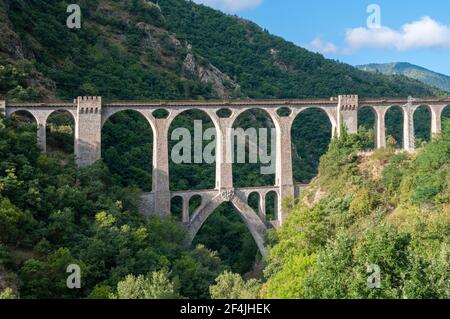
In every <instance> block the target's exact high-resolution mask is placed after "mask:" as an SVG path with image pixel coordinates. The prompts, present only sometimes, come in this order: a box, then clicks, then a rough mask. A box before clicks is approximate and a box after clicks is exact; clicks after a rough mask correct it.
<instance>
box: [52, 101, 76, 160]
mask: <svg viewBox="0 0 450 319" xmlns="http://www.w3.org/2000/svg"><path fill="white" fill-rule="evenodd" d="M75 126H76V119H75V117H74V116H73V114H72V113H71V112H69V111H67V110H64V109H58V110H55V111H53V112H52V113H50V114H49V116H48V117H47V122H46V145H47V151H48V152H52V151H61V152H63V153H66V154H73V153H74V150H75Z"/></svg>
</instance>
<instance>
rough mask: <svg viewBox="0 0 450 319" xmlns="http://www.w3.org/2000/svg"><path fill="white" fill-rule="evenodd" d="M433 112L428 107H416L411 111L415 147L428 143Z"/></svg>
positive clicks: (430, 135)
mask: <svg viewBox="0 0 450 319" xmlns="http://www.w3.org/2000/svg"><path fill="white" fill-rule="evenodd" d="M432 117H433V110H432V109H431V106H430V105H418V106H417V107H415V109H414V111H413V119H414V138H415V143H416V146H420V143H421V142H429V141H430V140H431V137H432Z"/></svg>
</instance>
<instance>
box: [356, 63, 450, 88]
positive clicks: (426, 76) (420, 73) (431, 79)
mask: <svg viewBox="0 0 450 319" xmlns="http://www.w3.org/2000/svg"><path fill="white" fill-rule="evenodd" d="M356 67H357V68H358V69H360V70H363V71H367V72H380V73H381V74H385V75H404V76H406V77H409V78H411V79H414V80H418V81H420V82H422V83H424V84H427V85H430V86H433V87H436V88H438V89H441V90H444V91H446V92H450V76H448V75H445V74H442V73H438V72H435V71H431V70H429V69H427V68H424V67H422V66H418V65H415V64H411V63H408V62H393V63H370V64H364V65H358V66H356Z"/></svg>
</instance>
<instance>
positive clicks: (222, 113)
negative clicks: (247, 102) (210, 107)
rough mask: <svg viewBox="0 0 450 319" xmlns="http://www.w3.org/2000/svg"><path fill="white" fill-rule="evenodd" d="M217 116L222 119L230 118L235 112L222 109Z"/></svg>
mask: <svg viewBox="0 0 450 319" xmlns="http://www.w3.org/2000/svg"><path fill="white" fill-rule="evenodd" d="M216 114H217V116H218V117H220V118H229V117H231V115H232V114H233V112H232V111H231V110H230V109H220V110H218V111H217V112H216Z"/></svg>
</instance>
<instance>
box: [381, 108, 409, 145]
mask: <svg viewBox="0 0 450 319" xmlns="http://www.w3.org/2000/svg"><path fill="white" fill-rule="evenodd" d="M405 117H406V114H405V110H404V108H403V107H401V106H400V105H390V106H388V107H387V108H386V109H385V113H384V121H385V128H386V139H387V138H388V136H392V137H393V138H394V139H395V140H396V142H397V147H398V148H403V146H404V144H405V141H404V129H405V123H404V121H405Z"/></svg>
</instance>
